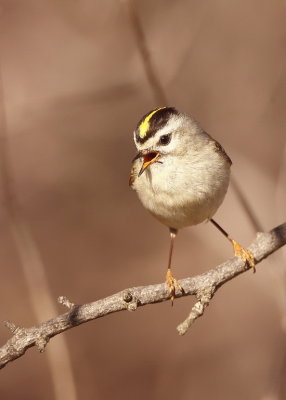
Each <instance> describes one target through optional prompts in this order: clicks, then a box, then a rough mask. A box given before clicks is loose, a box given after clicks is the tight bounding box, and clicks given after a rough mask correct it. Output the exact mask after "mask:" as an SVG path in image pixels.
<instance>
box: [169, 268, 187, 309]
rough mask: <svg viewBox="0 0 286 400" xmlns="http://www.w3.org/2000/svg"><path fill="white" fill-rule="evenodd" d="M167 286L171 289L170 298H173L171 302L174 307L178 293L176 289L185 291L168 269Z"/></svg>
mask: <svg viewBox="0 0 286 400" xmlns="http://www.w3.org/2000/svg"><path fill="white" fill-rule="evenodd" d="M166 285H167V286H168V288H169V292H170V296H171V302H172V306H173V304H174V298H175V293H176V287H177V288H178V289H180V290H181V291H183V288H182V286H181V285H180V283H179V282H178V281H177V279H176V278H175V277H174V276H173V274H172V271H171V270H170V269H168V271H167V274H166Z"/></svg>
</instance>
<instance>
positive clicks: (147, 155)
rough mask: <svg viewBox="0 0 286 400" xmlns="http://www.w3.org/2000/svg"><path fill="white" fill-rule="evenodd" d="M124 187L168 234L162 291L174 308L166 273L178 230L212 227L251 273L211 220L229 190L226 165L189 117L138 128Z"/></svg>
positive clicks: (152, 116)
mask: <svg viewBox="0 0 286 400" xmlns="http://www.w3.org/2000/svg"><path fill="white" fill-rule="evenodd" d="M134 141H135V145H136V148H137V150H138V153H137V155H136V156H135V158H134V159H133V163H132V169H131V174H130V179H129V185H130V186H131V187H132V189H134V190H135V191H136V192H137V194H138V196H139V199H140V200H141V202H142V204H143V206H144V207H145V208H146V209H147V210H148V211H149V212H150V213H151V214H152V215H153V216H154V217H155V218H157V220H159V221H160V222H161V223H163V224H164V225H166V226H167V227H168V228H169V231H170V239H171V240H170V249H169V259H168V268H167V274H166V285H167V286H168V288H169V291H170V297H171V301H172V304H173V301H174V298H175V291H176V287H177V288H178V289H179V290H181V291H182V287H181V285H180V284H179V282H178V281H177V279H176V278H175V277H174V276H173V274H172V271H171V263H172V254H173V247H174V240H175V237H176V235H177V232H178V230H179V229H182V228H185V227H188V226H192V225H197V224H200V223H201V222H204V221H211V222H212V223H213V224H214V226H215V227H216V228H218V229H219V231H220V232H222V233H223V235H224V236H225V237H226V238H227V239H228V240H229V241H230V242H231V243H232V245H233V249H234V254H235V255H236V256H238V257H240V258H242V259H243V260H244V261H245V262H246V263H247V264H249V265H250V266H252V267H253V270H254V271H255V262H254V257H253V255H252V253H251V252H250V251H249V250H247V249H245V248H243V247H242V246H241V245H240V244H239V243H237V242H236V241H235V240H233V239H232V238H231V237H230V236H229V235H228V233H227V232H226V231H225V230H224V229H223V228H222V227H221V226H220V225H219V224H218V223H217V222H216V221H214V220H213V218H212V217H213V215H214V214H215V213H216V211H217V209H218V208H219V206H220V205H221V203H222V202H223V199H224V197H225V194H226V192H227V189H228V185H229V178H230V167H231V164H232V162H231V159H230V158H229V156H228V155H227V154H226V152H225V150H224V149H223V147H222V146H221V145H220V144H219V143H218V142H217V141H216V140H214V139H213V138H212V137H211V136H210V135H208V134H207V133H206V132H205V131H204V130H203V129H202V128H201V127H200V126H199V124H198V123H197V122H196V121H195V120H194V119H193V118H192V117H190V116H188V115H186V114H184V113H181V112H179V111H177V110H176V109H175V108H174V107H160V108H156V109H155V110H152V111H150V112H149V113H147V114H146V115H144V116H143V118H142V119H141V120H140V121H139V123H138V124H137V127H136V129H135V131H134Z"/></svg>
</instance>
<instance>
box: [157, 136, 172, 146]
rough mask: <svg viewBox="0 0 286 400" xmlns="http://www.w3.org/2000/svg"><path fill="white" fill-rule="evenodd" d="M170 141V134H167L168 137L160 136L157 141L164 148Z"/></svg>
mask: <svg viewBox="0 0 286 400" xmlns="http://www.w3.org/2000/svg"><path fill="white" fill-rule="evenodd" d="M170 141H171V134H170V133H169V134H168V135H162V136H161V137H160V139H159V143H160V144H162V145H164V146H166V145H167V144H169V143H170Z"/></svg>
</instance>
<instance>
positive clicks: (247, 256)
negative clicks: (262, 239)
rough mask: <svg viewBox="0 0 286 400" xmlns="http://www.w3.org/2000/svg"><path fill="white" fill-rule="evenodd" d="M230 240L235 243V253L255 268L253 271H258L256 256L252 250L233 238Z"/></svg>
mask: <svg viewBox="0 0 286 400" xmlns="http://www.w3.org/2000/svg"><path fill="white" fill-rule="evenodd" d="M230 241H231V243H232V245H233V251H234V255H235V256H236V257H239V258H241V259H242V260H244V261H245V262H246V263H247V264H248V265H249V266H250V267H252V268H253V272H256V269H255V261H254V256H253V254H252V253H251V251H249V250H248V249H245V248H244V247H242V246H241V245H240V244H239V243H237V242H236V241H235V240H233V239H230Z"/></svg>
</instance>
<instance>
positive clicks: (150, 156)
mask: <svg viewBox="0 0 286 400" xmlns="http://www.w3.org/2000/svg"><path fill="white" fill-rule="evenodd" d="M141 157H142V158H143V164H142V167H141V169H140V171H139V174H138V176H140V175H142V174H143V172H144V171H145V170H146V169H147V168H148V167H150V165H152V164H154V163H155V162H157V161H158V158H159V157H160V153H159V151H146V152H145V151H141V152H139V153H138V154H137V156H136V157H135V159H137V158H141Z"/></svg>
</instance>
